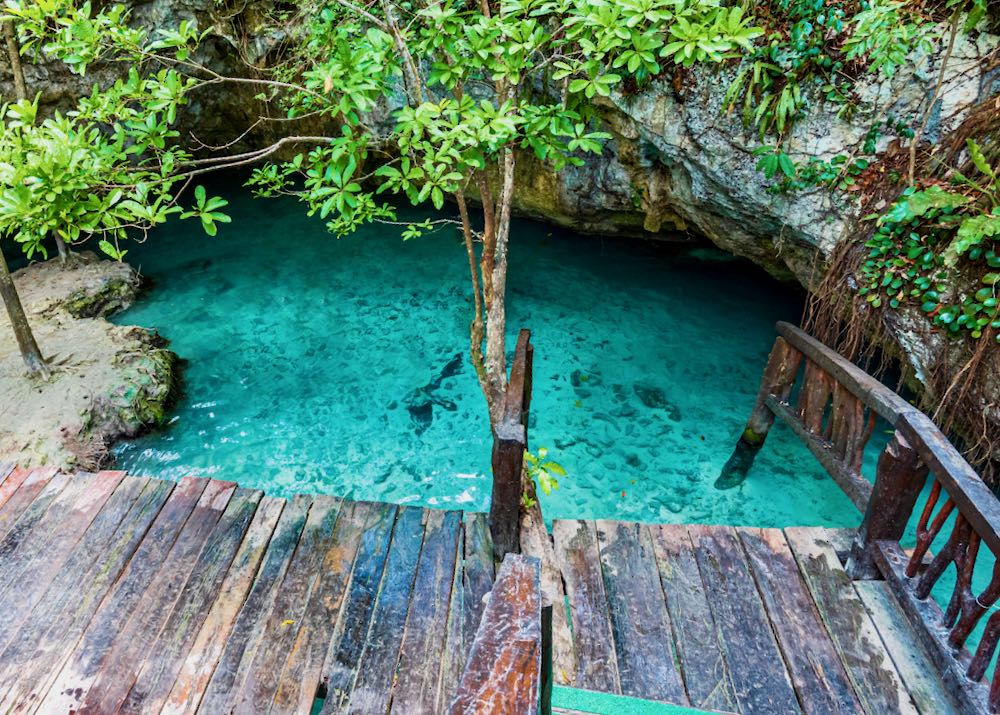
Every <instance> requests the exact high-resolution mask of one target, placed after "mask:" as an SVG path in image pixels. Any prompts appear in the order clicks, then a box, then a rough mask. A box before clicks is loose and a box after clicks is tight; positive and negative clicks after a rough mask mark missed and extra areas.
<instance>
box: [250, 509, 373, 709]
mask: <svg viewBox="0 0 1000 715" xmlns="http://www.w3.org/2000/svg"><path fill="white" fill-rule="evenodd" d="M370 511H371V510H370V507H369V506H368V505H367V504H353V503H346V504H345V505H344V506H343V507H342V508H341V513H340V517H339V518H338V519H337V525H336V526H335V527H334V529H333V534H332V536H331V538H330V540H329V542H327V544H324V547H325V548H326V555H325V556H324V557H323V560H322V563H321V565H320V567H319V574H318V579H317V582H316V583H315V584H314V586H313V588H312V591H311V592H310V594H309V605H308V606H306V610H305V613H304V614H303V616H302V626H301V627H300V628H299V632H298V635H297V636H296V638H295V642H294V643H293V644H292V648H291V651H290V652H289V654H288V658H287V660H286V661H285V666H284V670H283V671H282V673H281V678H280V681H279V684H278V691H277V693H276V694H275V697H274V702H273V703H272V704H271V711H270V712H271V713H274V714H275V715H277V713H299V712H308V711H309V710H310V709H311V708H312V704H313V701H314V700H315V699H316V689H317V687H318V685H319V683H320V680H321V679H322V674H323V660H324V658H326V652H327V649H328V648H329V647H330V642H331V641H332V640H333V637H334V632H335V630H336V627H337V621H338V616H339V614H340V611H341V608H342V604H343V603H344V599H345V598H346V593H347V589H348V587H349V585H350V580H351V571H352V568H353V566H354V560H355V558H356V555H357V552H358V546H359V543H360V541H361V536H362V534H363V533H364V531H365V527H366V520H367V519H368V518H369V517H370ZM386 518H387V519H388V517H386Z"/></svg>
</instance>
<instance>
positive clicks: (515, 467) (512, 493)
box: [490, 330, 534, 561]
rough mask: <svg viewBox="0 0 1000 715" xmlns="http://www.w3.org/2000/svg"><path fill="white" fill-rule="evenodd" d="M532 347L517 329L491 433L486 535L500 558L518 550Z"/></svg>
mask: <svg viewBox="0 0 1000 715" xmlns="http://www.w3.org/2000/svg"><path fill="white" fill-rule="evenodd" d="M533 358H534V348H533V347H532V345H531V332H530V331H529V330H521V332H520V333H519V334H518V336H517V347H516V348H515V349H514V362H513V364H512V365H511V368H510V379H509V380H508V382H507V392H506V394H505V396H504V406H503V412H502V418H501V421H500V424H498V425H497V426H496V428H495V429H494V432H493V494H492V499H491V501H490V535H491V536H492V538H493V555H494V557H495V558H496V560H497V561H501V560H502V559H503V557H504V556H506V555H507V554H516V553H518V552H519V551H520V550H521V544H520V537H519V534H518V529H519V524H520V506H521V469H522V467H523V466H524V451H525V450H526V449H527V448H528V411H529V409H530V407H531V371H532V363H533Z"/></svg>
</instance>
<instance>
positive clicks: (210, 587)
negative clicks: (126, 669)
mask: <svg viewBox="0 0 1000 715" xmlns="http://www.w3.org/2000/svg"><path fill="white" fill-rule="evenodd" d="M262 497H263V493H262V492H260V491H255V490H251V489H236V490H235V491H234V492H233V495H232V497H231V498H230V500H229V503H228V504H227V505H226V509H225V511H224V512H223V514H222V516H221V517H220V518H219V520H218V522H217V523H216V525H215V527H214V528H213V530H212V532H211V533H210V534H209V536H208V540H207V541H206V542H205V545H204V547H203V548H202V550H201V552H200V553H199V555H198V560H197V561H196V562H195V564H194V567H193V568H192V570H191V575H190V576H189V577H188V579H187V581H186V583H185V584H184V586H183V588H182V590H181V591H180V594H179V595H178V596H177V599H176V601H175V604H174V607H173V610H172V612H171V613H170V616H169V617H168V618H167V620H166V623H165V624H164V625H163V627H162V629H161V631H160V633H159V635H158V636H157V639H156V644H155V646H154V654H153V655H152V656H151V657H147V659H146V661H145V663H144V665H143V667H142V670H141V671H139V674H138V677H137V678H136V681H135V683H134V684H133V685H132V689H131V690H130V691H129V693H128V696H127V697H126V698H125V702H124V703H123V704H122V706H121V712H124V713H142V712H157V711H159V710H160V709H162V707H163V704H164V703H165V702H166V700H167V697H168V696H169V695H170V690H171V688H172V687H173V683H174V680H175V679H176V678H177V674H178V672H179V671H180V669H181V667H182V666H183V664H184V660H185V659H186V658H187V655H188V652H189V651H190V649H191V646H192V644H193V643H194V641H195V639H196V638H197V637H198V631H199V629H200V628H201V624H202V623H203V622H204V620H205V617H206V616H207V615H208V612H209V610H210V609H211V607H212V604H213V603H214V602H215V600H216V598H217V596H218V594H219V589H221V588H222V582H223V580H224V579H225V577H226V573H227V572H228V571H229V566H230V564H232V562H233V559H234V558H235V556H236V552H237V551H238V550H239V548H240V544H241V543H242V542H243V537H244V536H245V535H246V532H247V529H248V528H249V527H250V522H251V520H252V519H253V516H254V513H255V512H256V511H257V505H258V504H259V503H260V500H261V498H262Z"/></svg>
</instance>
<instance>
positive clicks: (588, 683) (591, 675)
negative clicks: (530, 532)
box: [552, 521, 622, 694]
mask: <svg viewBox="0 0 1000 715" xmlns="http://www.w3.org/2000/svg"><path fill="white" fill-rule="evenodd" d="M552 537H553V540H554V546H555V552H556V560H557V562H558V564H559V567H560V570H561V571H562V574H563V579H564V580H565V581H566V593H567V595H568V596H569V603H570V618H571V621H572V624H573V645H574V649H575V653H574V654H573V656H575V659H576V674H575V676H574V678H573V681H574V684H575V685H576V687H579V688H585V689H588V690H597V691H600V692H604V693H618V694H620V693H621V692H622V690H621V683H620V682H619V680H618V658H617V656H616V655H615V646H614V639H613V637H612V635H611V616H610V614H609V613H608V601H607V598H606V597H605V594H604V577H603V575H602V574H601V554H600V550H599V549H598V546H597V528H596V527H595V525H594V523H593V522H588V521H556V522H554V523H553V525H552ZM573 656H570V657H573ZM555 658H556V659H557V660H558V659H559V658H560V656H559V654H558V653H557V654H556V655H555Z"/></svg>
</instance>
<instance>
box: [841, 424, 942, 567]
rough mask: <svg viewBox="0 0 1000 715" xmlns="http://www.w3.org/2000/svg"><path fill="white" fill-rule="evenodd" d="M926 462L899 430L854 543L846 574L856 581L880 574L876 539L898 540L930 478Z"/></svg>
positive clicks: (885, 453)
mask: <svg viewBox="0 0 1000 715" xmlns="http://www.w3.org/2000/svg"><path fill="white" fill-rule="evenodd" d="M927 472H928V470H927V465H925V464H924V463H923V462H921V461H920V457H919V456H918V455H917V452H916V450H914V449H913V447H911V446H910V444H909V443H908V442H907V441H906V439H905V438H904V437H903V436H902V435H901V434H900V433H899V432H898V431H897V432H896V433H895V434H894V435H893V437H892V439H891V440H890V441H889V444H887V445H886V446H885V450H883V452H882V454H881V455H879V458H878V468H877V471H876V472H875V488H874V489H873V490H872V496H871V499H869V500H868V508H867V509H866V510H865V516H864V519H862V521H861V527H860V528H859V529H858V533H857V534H856V535H855V537H854V543H853V544H851V555H850V558H848V560H847V575H848V576H850V577H851V578H852V579H855V580H867V579H874V578H878V577H879V575H880V574H879V570H878V566H877V565H876V564H875V557H874V553H875V542H876V541H899V539H900V537H902V536H903V531H904V530H905V529H906V522H907V520H909V518H910V514H912V513H913V508H914V506H915V505H916V503H917V498H918V497H919V496H920V491H921V490H922V489H923V488H924V483H925V482H926V481H927Z"/></svg>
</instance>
